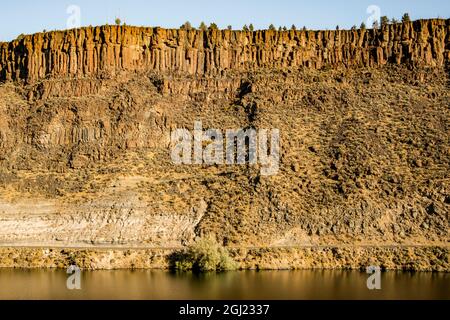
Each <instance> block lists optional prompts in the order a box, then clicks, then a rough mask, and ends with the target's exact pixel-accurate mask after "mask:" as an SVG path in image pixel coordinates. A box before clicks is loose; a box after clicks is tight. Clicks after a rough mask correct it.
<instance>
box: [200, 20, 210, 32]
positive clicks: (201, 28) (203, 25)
mask: <svg viewBox="0 0 450 320" xmlns="http://www.w3.org/2000/svg"><path fill="white" fill-rule="evenodd" d="M198 28H199V29H200V30H202V31H206V30H208V27H207V26H206V24H205V23H204V22H203V21H202V22H201V23H200V26H199V27H198Z"/></svg>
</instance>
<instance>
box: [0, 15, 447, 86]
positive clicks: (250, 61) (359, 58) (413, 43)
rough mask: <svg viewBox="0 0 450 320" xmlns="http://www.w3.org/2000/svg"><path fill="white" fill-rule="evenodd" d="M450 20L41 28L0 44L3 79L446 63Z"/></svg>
mask: <svg viewBox="0 0 450 320" xmlns="http://www.w3.org/2000/svg"><path fill="white" fill-rule="evenodd" d="M449 30H450V20H436V19H435V20H418V21H415V22H410V23H403V24H395V25H387V26H385V27H383V29H381V30H372V29H371V30H348V31H344V30H342V31H341V30H338V31H298V30H297V31H294V30H291V31H282V32H280V31H272V30H263V31H255V32H243V31H229V30H210V31H200V30H188V31H186V30H173V29H162V28H143V27H128V26H102V27H95V28H82V29H74V30H69V31H62V32H49V33H38V34H34V35H30V36H25V37H23V38H21V39H20V40H16V41H13V42H10V43H2V44H0V79H7V80H27V81H36V80H39V79H44V78H46V77H80V76H92V75H97V76H98V75H101V74H103V73H107V74H115V73H116V72H117V71H121V70H125V71H144V70H145V71H149V70H155V71H158V72H172V73H173V72H178V73H188V74H192V75H203V74H219V73H221V72H224V71H227V70H235V71H249V70H255V69H257V68H260V67H267V68H277V69H280V68H286V67H302V66H305V67H309V68H315V69H320V68H322V67H324V66H338V65H342V66H346V67H350V66H359V67H374V66H382V65H385V64H386V63H395V64H406V63H408V64H413V65H420V66H443V65H444V64H445V63H446V62H447V61H448V60H449V59H450V48H449V47H448V37H449V36H450V35H449V34H450V31H449Z"/></svg>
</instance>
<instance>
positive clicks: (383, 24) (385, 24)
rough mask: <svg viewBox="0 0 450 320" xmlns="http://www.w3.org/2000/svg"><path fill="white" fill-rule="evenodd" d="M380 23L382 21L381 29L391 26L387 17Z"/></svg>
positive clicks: (383, 17) (382, 18)
mask: <svg viewBox="0 0 450 320" xmlns="http://www.w3.org/2000/svg"><path fill="white" fill-rule="evenodd" d="M380 21H381V27H382V28H383V27H384V26H387V25H388V24H389V18H388V17H387V16H382V17H381V20H380Z"/></svg>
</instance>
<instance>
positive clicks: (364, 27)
mask: <svg viewBox="0 0 450 320" xmlns="http://www.w3.org/2000/svg"><path fill="white" fill-rule="evenodd" d="M359 28H360V29H361V30H366V24H365V23H364V22H362V23H361V26H360V27H359Z"/></svg>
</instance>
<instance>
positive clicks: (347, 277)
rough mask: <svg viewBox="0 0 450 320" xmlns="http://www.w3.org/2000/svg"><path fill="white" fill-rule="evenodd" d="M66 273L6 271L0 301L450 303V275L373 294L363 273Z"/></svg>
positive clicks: (388, 281) (417, 276)
mask: <svg viewBox="0 0 450 320" xmlns="http://www.w3.org/2000/svg"><path fill="white" fill-rule="evenodd" d="M67 277H68V275H67V274H66V273H65V272H64V271H61V270H17V269H16V270H12V269H3V270H2V269H0V299H132V300H135V299H194V300H196V299H207V300H209V299H275V300H276V299H302V300H303V299H446V300H447V299H450V274H445V273H405V272H385V273H382V274H381V290H369V289H368V288H367V285H366V281H367V277H368V275H367V274H366V273H363V272H358V271H262V272H256V271H242V272H229V273H221V274H203V275H194V274H177V273H170V272H165V271H93V272H87V271H86V272H82V273H81V290H68V289H67V286H66V281H67Z"/></svg>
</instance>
